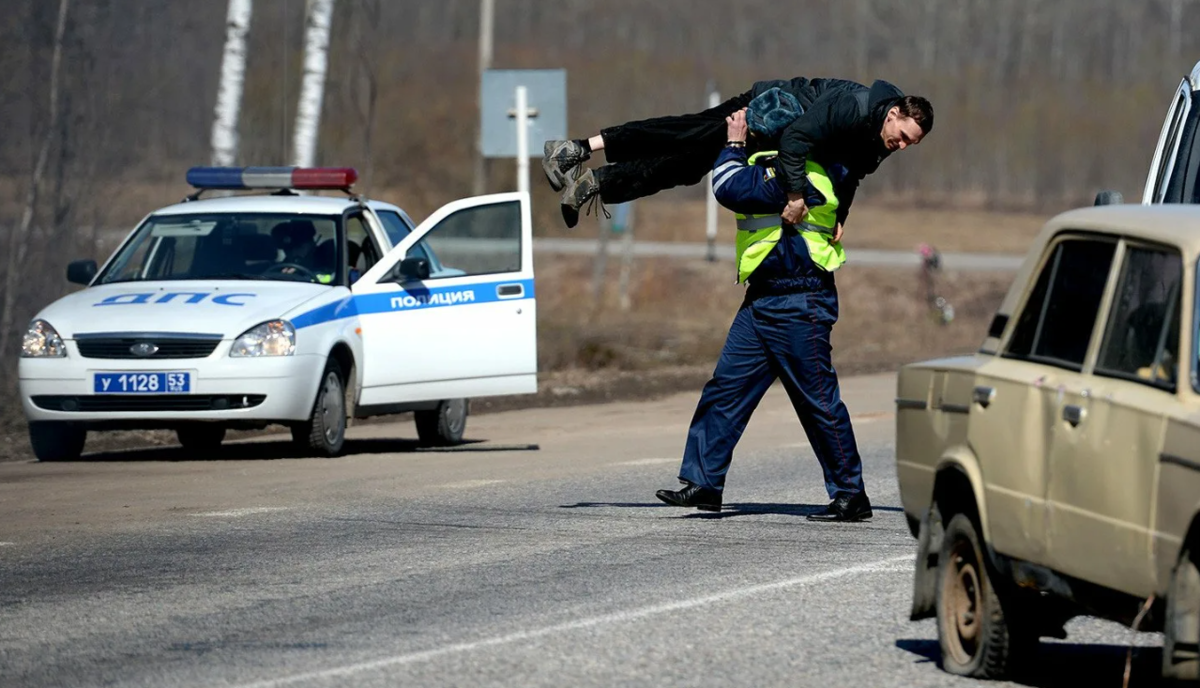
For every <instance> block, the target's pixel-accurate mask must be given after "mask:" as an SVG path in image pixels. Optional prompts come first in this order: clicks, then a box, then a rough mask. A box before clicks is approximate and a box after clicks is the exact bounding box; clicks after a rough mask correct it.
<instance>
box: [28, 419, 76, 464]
mask: <svg viewBox="0 0 1200 688" xmlns="http://www.w3.org/2000/svg"><path fill="white" fill-rule="evenodd" d="M85 442H87V430H85V429H84V428H82V427H80V426H78V425H75V424H74V423H67V422H63V421H36V422H33V423H30V424H29V444H30V446H31V447H32V448H33V455H34V456H36V457H37V459H38V461H74V460H75V459H78V458H79V456H80V455H81V454H83V445H84V443H85Z"/></svg>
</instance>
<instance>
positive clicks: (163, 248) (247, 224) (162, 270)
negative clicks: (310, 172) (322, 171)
mask: <svg viewBox="0 0 1200 688" xmlns="http://www.w3.org/2000/svg"><path fill="white" fill-rule="evenodd" d="M341 225H342V218H341V216H335V215H298V214H283V213H239V214H232V213H208V214H195V215H162V216H151V217H150V218H149V219H147V220H146V223H145V224H143V225H142V226H141V227H139V228H138V229H137V231H136V232H135V233H134V236H133V238H132V239H131V240H130V241H129V242H127V243H126V245H125V246H124V247H123V248H122V249H121V251H120V252H119V253H118V254H117V255H116V257H115V258H114V259H113V261H112V263H111V264H110V266H109V267H108V269H107V270H105V271H104V274H103V275H101V276H100V279H99V280H98V283H99V284H111V283H114V282H142V281H148V280H217V279H220V280H281V281H291V282H310V283H315V284H333V283H334V282H335V281H336V280H337V278H338V274H339V270H338V267H339V266H340V265H342V262H343V259H342V256H341V252H342V251H341V244H342V242H341V240H340V235H341V232H342V226H341Z"/></svg>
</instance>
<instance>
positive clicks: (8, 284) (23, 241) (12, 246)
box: [0, 0, 68, 356]
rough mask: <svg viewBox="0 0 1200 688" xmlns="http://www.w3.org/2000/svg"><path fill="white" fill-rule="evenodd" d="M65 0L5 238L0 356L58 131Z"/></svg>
mask: <svg viewBox="0 0 1200 688" xmlns="http://www.w3.org/2000/svg"><path fill="white" fill-rule="evenodd" d="M67 6H68V0H59V3H58V26H57V27H56V28H55V30H54V53H53V57H51V60H50V112H49V116H48V117H47V119H46V130H45V132H44V133H43V134H42V143H41V146H40V147H39V148H38V156H37V162H35V163H34V166H33V176H32V178H31V179H30V181H29V193H28V194H27V195H26V197H25V211H24V212H23V213H22V214H21V224H20V225H19V226H18V227H17V229H16V231H14V232H13V234H12V236H11V237H10V238H9V244H8V266H7V272H5V274H4V310H3V313H2V314H0V356H3V355H5V354H6V353H7V352H8V338H9V335H11V334H12V331H13V318H14V317H15V316H16V313H15V312H14V310H15V308H16V301H17V285H18V283H19V282H20V281H21V280H20V273H19V268H20V266H21V265H22V264H24V262H25V253H26V252H27V251H28V249H29V229H30V227H31V226H32V225H33V215H34V211H35V209H36V208H37V202H38V192H39V191H40V190H41V184H42V175H43V174H44V173H45V171H46V161H47V160H48V159H49V157H50V144H51V143H52V142H53V139H54V134H55V133H56V132H57V131H58V127H57V126H56V125H57V123H58V86H59V83H58V74H59V67H60V66H61V64H62V49H63V34H64V33H65V32H66V27H67Z"/></svg>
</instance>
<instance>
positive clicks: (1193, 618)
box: [1162, 549, 1200, 685]
mask: <svg viewBox="0 0 1200 688" xmlns="http://www.w3.org/2000/svg"><path fill="white" fill-rule="evenodd" d="M1163 625H1164V628H1163V655H1162V656H1163V665H1162V675H1163V678H1165V679H1168V680H1169V681H1172V682H1173V683H1175V684H1176V685H1181V684H1186V685H1196V684H1197V683H1198V682H1200V658H1198V657H1197V652H1196V649H1195V648H1196V645H1197V643H1198V642H1200V568H1197V566H1196V562H1195V560H1194V559H1193V557H1192V553H1191V551H1190V549H1184V550H1183V552H1181V553H1180V555H1179V563H1178V564H1176V565H1175V570H1174V571H1173V572H1172V573H1171V587H1170V588H1168V590H1167V612H1166V623H1164V624H1163Z"/></svg>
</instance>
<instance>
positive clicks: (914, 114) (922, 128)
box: [880, 96, 933, 152]
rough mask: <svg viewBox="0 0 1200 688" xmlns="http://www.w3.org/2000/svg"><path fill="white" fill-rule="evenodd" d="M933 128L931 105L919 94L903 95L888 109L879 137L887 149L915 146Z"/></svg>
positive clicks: (895, 149) (899, 149)
mask: <svg viewBox="0 0 1200 688" xmlns="http://www.w3.org/2000/svg"><path fill="white" fill-rule="evenodd" d="M930 129H933V106H932V105H930V104H929V101H928V100H925V99H924V98H922V97H921V96H904V97H903V98H901V99H900V101H899V102H897V103H896V104H895V105H893V106H892V107H891V109H890V110H888V113H887V117H885V118H884V120H883V131H881V132H880V137H881V138H882V139H883V145H884V147H886V148H887V149H888V150H889V151H892V152H896V151H901V150H904V149H905V148H908V147H909V146H915V145H917V144H918V143H920V142H921V139H923V138H925V135H926V134H928V133H929V130H930Z"/></svg>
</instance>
